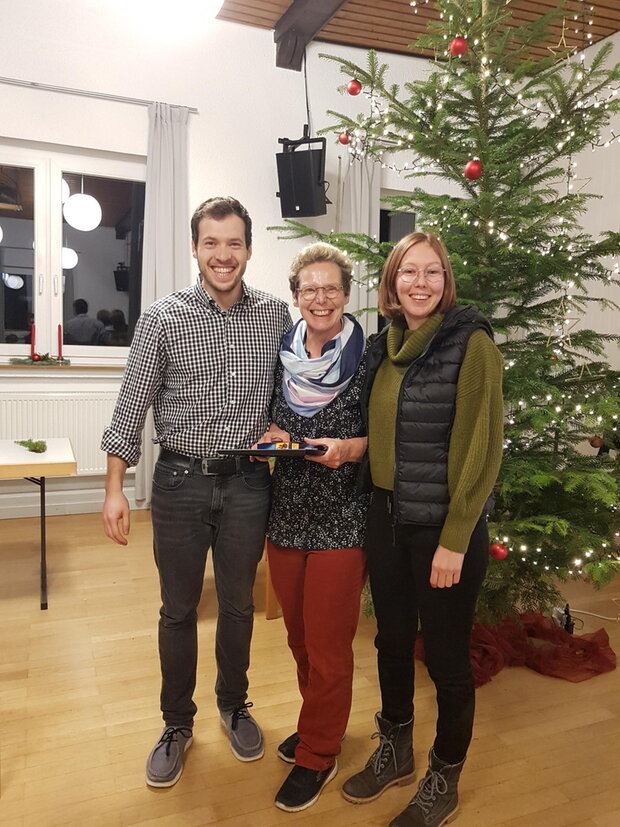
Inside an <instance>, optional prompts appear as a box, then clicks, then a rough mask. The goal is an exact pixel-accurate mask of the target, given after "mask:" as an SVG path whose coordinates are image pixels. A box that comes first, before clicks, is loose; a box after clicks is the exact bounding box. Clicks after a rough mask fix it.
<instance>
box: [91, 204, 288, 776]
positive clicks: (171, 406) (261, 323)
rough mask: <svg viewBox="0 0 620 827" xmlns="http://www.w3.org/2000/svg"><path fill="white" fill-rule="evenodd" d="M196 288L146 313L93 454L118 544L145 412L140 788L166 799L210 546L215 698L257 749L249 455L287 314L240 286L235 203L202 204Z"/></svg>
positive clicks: (240, 210) (235, 747) (187, 696)
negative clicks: (100, 456) (152, 679)
mask: <svg viewBox="0 0 620 827" xmlns="http://www.w3.org/2000/svg"><path fill="white" fill-rule="evenodd" d="M191 229H192V252H193V255H194V258H195V259H196V260H197V262H198V269H199V271H200V278H199V280H198V281H197V283H196V284H194V285H193V286H192V287H188V288H186V289H185V290H180V291H178V292H176V293H172V294H171V295H169V296H166V297H164V298H163V299H160V300H159V301H156V302H155V303H154V304H153V305H151V307H149V308H148V309H147V310H146V311H145V312H144V313H143V315H142V316H141V317H140V320H139V321H138V324H137V326H136V330H135V334H134V338H133V342H132V345H131V349H130V351H129V359H128V361H127V368H126V371H125V376H124V378H123V383H122V386H121V390H120V393H119V397H118V401H117V403H116V408H115V410H114V414H113V417H112V422H111V424H110V427H109V428H106V430H105V432H104V435H103V441H102V445H101V447H102V449H103V450H104V451H106V452H107V454H108V472H107V477H106V498H105V503H104V506H103V522H104V529H105V533H106V534H107V536H108V537H110V538H111V539H112V540H114V541H115V542H117V543H119V544H120V545H126V544H127V535H128V533H129V503H128V501H127V498H126V497H125V495H124V494H123V481H124V477H125V471H126V470H127V468H128V467H129V466H131V465H135V464H136V463H137V462H138V459H139V457H140V446H141V438H142V430H143V428H144V421H145V418H146V414H147V411H148V409H149V407H150V406H151V405H152V407H153V417H154V420H155V430H156V433H157V438H156V440H155V441H156V442H158V443H159V445H160V455H159V459H158V462H157V465H156V467H155V471H154V475H153V495H152V503H151V516H152V522H153V537H154V541H153V545H154V552H155V561H156V564H157V568H158V571H159V578H160V584H161V595H162V604H163V605H162V607H161V610H160V620H159V656H160V662H161V672H162V689H161V709H162V714H163V719H164V730H163V732H162V735H161V737H160V738H159V740H158V741H157V743H156V744H155V746H154V747H153V749H152V750H151V753H150V755H149V757H148V759H147V766H146V780H147V784H149V785H150V786H153V787H170V786H172V785H173V784H175V783H176V782H177V781H178V779H179V778H180V776H181V773H182V771H183V755H184V752H185V750H186V749H187V748H188V747H189V746H190V744H191V742H192V727H193V723H194V715H195V714H196V709H197V707H196V704H195V703H194V700H193V694H194V688H195V684H196V664H197V629H196V620H197V607H198V603H199V601H200V595H201V592H202V584H203V578H204V569H205V562H206V556H207V550H208V549H209V547H211V548H212V552H213V567H214V571H215V588H216V592H217V597H218V604H219V608H218V620H217V631H216V638H215V656H216V662H217V679H216V684H215V692H216V696H217V704H218V708H219V711H220V718H221V722H222V725H223V726H224V728H225V730H226V732H227V734H228V737H229V740H230V746H231V749H232V751H233V753H234V755H235V756H236V757H237V758H238V759H239V760H240V761H254V760H256V759H258V758H261V757H262V755H263V751H264V749H263V737H262V733H261V731H260V728H259V726H258V724H257V723H256V721H255V720H254V718H253V717H252V716H251V715H250V713H249V712H248V708H249V707H251V706H252V704H251V703H247V689H248V679H247V670H248V666H249V661H250V639H251V636H252V623H253V612H254V606H253V603H252V587H253V585H254V578H255V575H256V567H257V565H258V562H259V560H260V558H261V555H262V550H263V542H264V534H265V526H266V522H267V516H268V511H269V503H270V493H271V492H270V478H269V469H268V467H267V465H266V464H265V463H262V462H250V460H249V458H248V457H239V456H237V457H224V458H222V456H221V455H219V456H218V452H219V451H220V450H222V449H239V448H249V447H250V446H251V445H252V444H254V443H255V442H256V441H257V440H258V439H259V437H260V436H261V435H262V434H263V433H264V432H265V431H266V429H267V427H268V425H269V418H268V415H269V403H270V400H271V392H272V389H273V375H274V368H275V364H276V359H277V354H278V347H279V344H280V339H281V338H282V335H283V334H284V333H285V332H286V331H287V330H289V329H290V327H291V317H290V314H289V311H288V307H287V305H286V303H285V302H284V301H282V300H280V299H277V298H276V297H275V296H271V295H269V294H268V293H263V292H262V291H260V290H256V289H254V288H252V287H249V286H248V285H247V284H246V283H245V282H244V281H243V274H244V272H245V269H246V265H247V262H248V260H249V259H250V257H251V255H252V246H251V245H252V222H251V219H250V216H249V215H248V213H247V211H246V209H245V208H244V207H243V206H242V205H241V204H240V203H239V202H238V201H237V200H235V199H234V198H230V197H226V198H211V199H209V200H208V201H205V202H204V203H203V204H201V205H200V207H198V209H197V210H196V212H195V213H194V215H193V217H192V221H191Z"/></svg>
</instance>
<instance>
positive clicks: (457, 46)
mask: <svg viewBox="0 0 620 827" xmlns="http://www.w3.org/2000/svg"><path fill="white" fill-rule="evenodd" d="M448 48H449V49H450V54H451V55H452V57H460V56H461V55H464V54H465V52H466V51H467V49H468V46H467V41H466V40H465V38H464V37H455V38H454V40H453V41H452V43H450V46H449V47H448Z"/></svg>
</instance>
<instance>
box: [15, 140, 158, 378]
mask: <svg viewBox="0 0 620 827" xmlns="http://www.w3.org/2000/svg"><path fill="white" fill-rule="evenodd" d="M144 176H145V164H144V162H143V161H141V160H132V159H126V158H119V157H110V156H103V155H99V156H97V157H90V156H87V155H86V154H84V155H70V154H68V153H60V152H53V151H51V150H50V151H45V150H40V149H35V148H33V149H27V148H24V149H21V148H17V147H10V146H6V145H3V144H2V143H0V236H1V237H0V274H1V277H0V278H1V281H0V354H2V357H3V361H6V360H7V359H8V358H9V357H11V356H22V357H23V356H28V355H29V353H30V348H31V346H32V335H33V334H34V350H35V351H36V352H37V353H40V354H44V353H49V354H50V355H52V356H56V355H58V352H59V347H61V348H62V352H63V356H65V357H66V358H69V359H71V360H72V361H74V360H75V361H78V360H79V361H80V362H81V363H83V364H101V363H104V364H105V363H109V364H116V363H120V362H122V361H124V359H125V358H126V353H127V351H126V348H127V346H128V345H129V343H130V342H131V337H132V335H133V330H134V326H135V323H136V321H137V319H138V317H139V315H140V309H141V308H140V295H141V272H142V240H143V225H144V191H145V185H144ZM72 196H79V197H77V198H72ZM84 196H88V197H87V198H84ZM84 203H86V206H87V207H94V208H95V213H96V215H95V218H94V220H93V221H91V222H90V223H88V221H87V220H86V218H87V217H88V216H86V217H85V215H84V213H83V209H82V208H83V207H84ZM98 210H99V213H98V212H97V211H98ZM93 224H96V226H93Z"/></svg>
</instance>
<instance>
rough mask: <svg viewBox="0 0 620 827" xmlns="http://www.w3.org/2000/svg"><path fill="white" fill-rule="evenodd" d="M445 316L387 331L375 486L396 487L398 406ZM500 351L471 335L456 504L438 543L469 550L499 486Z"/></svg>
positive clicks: (376, 399) (453, 476)
mask: <svg viewBox="0 0 620 827" xmlns="http://www.w3.org/2000/svg"><path fill="white" fill-rule="evenodd" d="M442 318H443V316H442V314H441V313H435V314H434V315H433V316H430V317H429V318H428V319H427V320H426V321H425V322H424V324H423V325H421V326H420V327H419V328H418V329H417V330H408V329H407V328H403V327H402V326H400V325H398V324H397V323H393V324H392V325H391V326H390V329H389V330H388V333H387V342H386V344H387V358H385V359H384V360H383V362H382V363H381V365H380V367H379V369H378V371H377V375H376V377H375V381H374V384H373V386H372V391H371V394H370V404H369V411H368V455H369V459H370V471H371V475H372V481H373V484H374V485H376V486H377V487H379V488H386V489H388V490H389V491H391V490H392V489H393V487H394V462H395V456H394V453H395V452H394V446H395V426H396V406H397V402H398V393H399V390H400V385H401V383H402V380H403V377H404V375H405V373H406V371H407V368H408V367H409V365H410V364H411V362H412V361H413V360H414V359H415V358H416V357H417V356H419V355H420V353H422V351H423V350H424V347H425V346H426V344H427V343H428V341H429V339H430V338H431V336H432V335H433V334H434V332H435V331H436V330H437V328H438V327H439V325H440V323H441V320H442ZM502 374H503V364H502V357H501V354H500V352H499V351H498V349H497V347H496V346H495V345H494V343H493V342H492V341H491V339H490V338H489V336H488V335H487V334H486V333H485V332H484V331H483V330H476V331H474V332H473V333H472V335H471V336H470V338H469V341H468V343H467V349H466V351H465V356H464V358H463V364H462V365H461V370H460V373H459V378H458V383H457V388H456V401H455V415H454V423H453V426H452V432H451V435H450V444H449V447H448V492H449V494H450V505H449V509H448V516H447V517H446V521H445V523H444V526H443V529H442V532H441V536H440V538H439V542H440V544H441V545H442V546H445V548H448V549H450V550H451V551H458V552H461V553H464V552H466V551H467V546H468V545H469V540H470V537H471V534H472V531H473V530H474V526H475V525H476V522H477V521H478V518H479V517H480V514H481V513H482V508H483V506H484V503H485V501H486V499H487V497H488V495H489V493H490V491H491V489H492V488H493V485H494V484H495V480H496V478H497V473H498V471H499V466H500V462H501V457H502V444H503V418H504V411H503V402H502Z"/></svg>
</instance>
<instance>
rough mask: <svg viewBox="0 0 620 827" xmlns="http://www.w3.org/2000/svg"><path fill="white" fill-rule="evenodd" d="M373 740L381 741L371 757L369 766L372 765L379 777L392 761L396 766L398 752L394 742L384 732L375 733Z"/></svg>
mask: <svg viewBox="0 0 620 827" xmlns="http://www.w3.org/2000/svg"><path fill="white" fill-rule="evenodd" d="M372 738H378V739H379V746H378V747H377V749H376V750H375V751H374V752H373V754H372V755H371V756H370V759H369V761H368V764H369V765H372V769H373V772H374V774H375V775H379V773H380V772H381V771H382V770H383V769H385V767H386V766H387V765H388V764H389V762H390V761H392V760H393V761H394V765H396V751H395V749H394V744H393V742H392V741H391V740H390V739H389V738H387V737H386V736H385V735H384V734H383V733H382V732H375V733H374V734H373V735H372Z"/></svg>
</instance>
